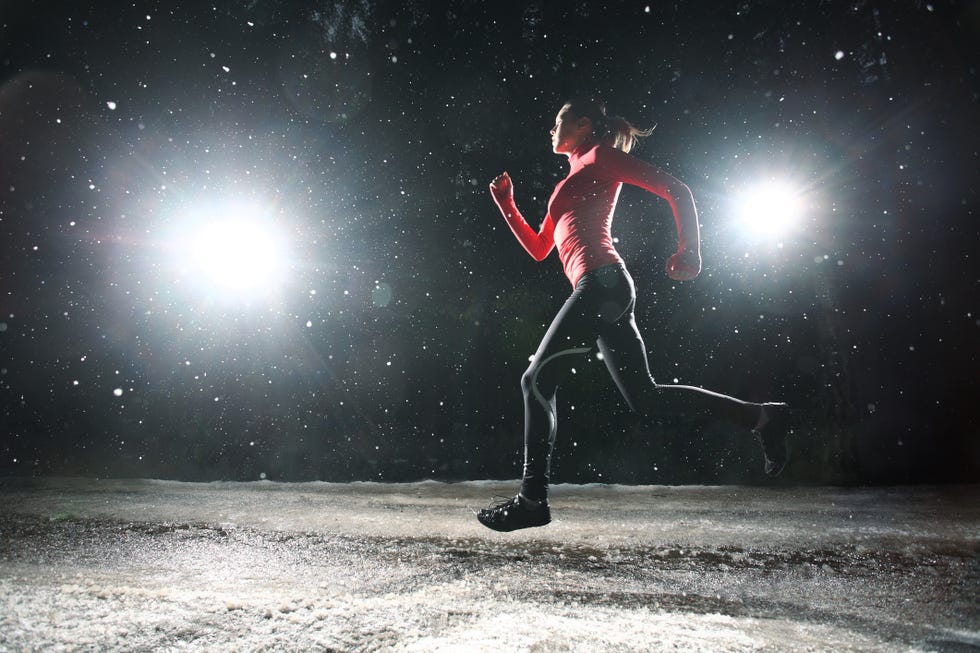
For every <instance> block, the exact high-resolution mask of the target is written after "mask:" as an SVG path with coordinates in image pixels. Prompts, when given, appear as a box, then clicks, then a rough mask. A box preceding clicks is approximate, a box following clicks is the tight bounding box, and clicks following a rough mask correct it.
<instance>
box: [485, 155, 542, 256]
mask: <svg viewBox="0 0 980 653" xmlns="http://www.w3.org/2000/svg"><path fill="white" fill-rule="evenodd" d="M490 194H491V195H493V201H494V202H496V204H497V207H498V208H499V209H500V212H501V213H502V214H503V216H504V219H505V220H506V221H507V224H508V225H509V226H510V230H511V231H512V232H514V235H515V236H516V237H517V240H518V242H520V244H521V245H522V246H523V247H524V249H525V250H527V253H528V254H530V255H531V256H532V257H533V258H534V260H536V261H543V260H544V259H545V258H547V256H548V254H550V253H551V250H552V248H553V247H554V246H555V223H554V220H552V219H551V216H550V215H548V216H546V217H545V219H544V222H543V223H542V224H541V230H540V231H535V230H534V229H532V228H531V225H529V224H528V223H527V220H525V219H524V216H522V215H521V212H520V211H518V210H517V205H516V204H514V184H513V183H512V182H511V180H510V175H508V174H507V173H506V172H504V173H502V174H500V175H498V176H497V177H496V178H494V180H493V181H492V182H490Z"/></svg>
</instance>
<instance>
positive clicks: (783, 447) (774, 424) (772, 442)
mask: <svg viewBox="0 0 980 653" xmlns="http://www.w3.org/2000/svg"><path fill="white" fill-rule="evenodd" d="M791 432H792V426H791V424H790V410H789V406H787V405H786V404H782V403H766V404H762V411H761V413H760V415H759V423H758V424H756V426H755V428H754V429H752V433H754V434H755V438H756V440H758V441H759V444H761V445H762V454H763V455H764V456H765V459H766V475H768V476H779V474H780V473H781V472H782V471H783V469H785V468H786V463H787V462H789V442H788V441H787V436H788V435H789V434H790V433H791Z"/></svg>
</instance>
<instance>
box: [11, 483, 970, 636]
mask: <svg viewBox="0 0 980 653" xmlns="http://www.w3.org/2000/svg"><path fill="white" fill-rule="evenodd" d="M515 487H516V486H515V484H514V483H494V482H472V483H454V484H447V483H434V482H427V483H413V484H371V483H364V484H362V483H354V484H328V483H303V484H280V483H271V482H260V483H209V484H196V483H178V482H170V481H149V480H88V479H45V480H35V481H27V480H17V479H5V480H0V651H24V650H26V651H76V650H77V651H158V650H159V651H185V650H186V651H389V650H391V651H583V652H585V651H587V652H589V653H593V652H597V651H711V652H722V651H786V652H793V651H881V652H885V651H888V652H891V651H950V652H962V651H980V616H978V615H980V611H978V599H977V596H978V592H980V563H978V556H977V552H978V542H980V487H949V488H935V487H933V488H876V489H842V488H755V487H625V486H558V487H556V488H555V489H554V492H553V498H552V506H553V513H554V516H555V518H556V521H555V522H554V523H552V524H551V525H549V526H547V527H545V528H540V529H532V530H529V531H523V532H518V533H512V534H500V533H494V532H491V531H488V530H485V529H484V528H483V527H482V526H480V525H479V524H478V523H477V522H476V521H475V519H474V518H473V514H472V512H470V509H471V508H479V507H482V506H483V505H486V504H487V502H488V500H490V499H491V498H492V495H494V494H509V493H511V492H513V491H514V489H515Z"/></svg>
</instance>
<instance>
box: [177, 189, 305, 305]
mask: <svg viewBox="0 0 980 653" xmlns="http://www.w3.org/2000/svg"><path fill="white" fill-rule="evenodd" d="M173 252H174V255H175V264H176V265H177V268H178V270H179V273H180V276H181V277H182V278H183V280H184V283H188V282H189V283H190V285H191V286H192V287H193V289H194V290H195V291H196V292H198V293H199V294H204V295H208V296H211V297H213V298H218V299H229V300H232V301H239V300H245V301H247V300H249V299H251V298H254V297H261V296H265V295H269V294H271V293H273V292H275V291H276V290H277V289H278V288H279V287H280V285H281V284H282V282H283V281H284V280H285V276H286V274H285V273H286V269H287V263H288V252H287V248H286V242H285V238H284V236H283V234H282V233H281V229H279V228H278V227H277V225H276V224H275V222H274V221H273V220H272V219H271V218H270V217H269V216H268V215H264V213H263V207H262V206H261V205H252V204H247V203H243V202H238V203H218V204H213V205H211V206H204V207H197V209H196V210H194V211H193V212H191V213H189V214H187V215H185V216H184V218H183V219H182V221H181V226H180V228H179V230H178V232H177V233H176V234H175V236H174V242H173Z"/></svg>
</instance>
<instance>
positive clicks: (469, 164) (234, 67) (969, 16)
mask: <svg viewBox="0 0 980 653" xmlns="http://www.w3.org/2000/svg"><path fill="white" fill-rule="evenodd" d="M501 4H502V5H503V6H500V5H501ZM93 5H96V6H92V7H84V6H82V3H77V2H33V3H31V2H22V3H3V5H0V406H2V409H0V411H2V412H0V430H2V432H0V438H2V439H0V474H13V475H31V474H81V475H111V476H138V477H143V476H150V477H165V478H182V479H242V480H252V479H257V478H260V477H267V478H271V479H275V480H307V479H322V480H351V479H361V480H390V481H395V480H409V479H417V478H424V477H432V478H439V479H462V478H486V477H495V478H501V477H504V478H506V477H516V476H517V474H518V462H519V454H520V449H521V429H522V425H521V420H522V407H521V401H520V389H519V379H520V375H521V373H522V371H523V369H524V367H525V366H526V364H527V357H528V355H529V354H531V353H532V352H533V350H534V348H535V347H536V345H537V341H538V339H539V338H540V337H541V335H542V334H543V331H544V327H545V325H546V324H547V322H548V321H549V320H550V319H551V317H552V316H553V314H554V312H555V311H556V310H557V308H558V307H559V306H560V303H561V301H563V299H564V297H565V296H566V295H567V293H568V290H569V289H568V286H567V281H566V280H565V279H564V277H563V276H562V274H561V270H560V266H559V264H558V261H557V258H556V257H554V255H553V256H552V258H549V259H548V260H546V261H545V262H544V263H541V264H536V263H534V262H533V261H532V260H531V259H530V258H529V257H527V255H526V254H524V252H523V250H521V249H520V247H519V246H518V245H517V243H516V242H515V241H514V240H513V237H512V236H511V235H510V233H509V231H508V230H507V229H506V226H505V225H504V223H503V221H502V219H501V218H500V216H499V214H498V213H497V211H496V208H495V207H494V206H493V204H492V202H491V201H490V198H489V194H488V193H487V190H486V185H487V183H488V181H489V180H490V179H491V178H492V177H493V176H494V175H496V174H497V173H498V172H500V171H501V170H504V169H506V170H508V171H509V172H510V173H511V176H512V177H513V178H514V180H515V185H516V195H517V201H518V205H519V206H520V207H521V208H522V210H523V211H524V213H525V214H526V215H528V216H529V218H531V217H532V216H534V217H533V219H532V222H535V223H536V222H537V219H538V217H539V216H541V215H543V213H544V209H545V203H546V201H547V198H548V196H549V194H550V191H551V188H552V187H553V186H554V184H555V183H556V182H557V181H558V180H559V179H561V177H562V176H564V173H565V169H566V168H565V166H566V164H565V162H564V159H563V158H562V157H556V156H555V155H553V154H552V153H551V151H550V147H549V141H548V130H549V128H550V126H551V121H552V119H553V117H554V114H555V113H556V111H557V110H558V108H560V105H561V103H562V101H563V100H564V99H565V98H566V97H568V96H570V95H572V94H576V93H582V92H589V91H594V92H597V93H599V94H601V95H603V96H604V97H605V98H606V99H607V101H608V103H609V106H610V110H611V112H613V113H619V114H623V115H625V116H627V117H629V118H630V119H631V120H633V121H634V122H636V123H637V124H639V125H640V126H651V125H654V124H656V125H657V128H656V130H655V132H654V134H653V135H652V136H651V137H650V138H648V139H646V141H644V143H643V144H642V145H641V147H640V148H639V149H638V150H636V151H635V154H636V155H637V156H639V157H640V158H643V159H645V160H648V161H651V162H653V163H655V164H657V165H659V166H661V167H663V168H665V169H667V170H669V171H670V172H672V173H673V174H675V175H677V176H678V177H680V178H681V179H683V180H684V181H685V182H687V183H688V185H690V186H691V188H692V189H693V191H694V194H695V198H696V199H697V202H698V207H699V210H700V214H701V222H702V237H703V255H704V259H705V271H704V274H703V275H702V276H701V277H700V278H699V279H698V280H697V281H695V282H693V283H690V284H678V283H675V282H671V281H670V280H669V279H668V278H667V277H666V276H665V275H664V274H663V272H662V267H663V261H664V260H665V258H666V257H667V256H668V255H669V254H670V253H671V252H672V247H673V246H674V245H675V235H674V232H673V223H672V219H671V217H670V212H669V208H668V207H667V205H666V203H665V202H663V201H661V200H658V199H657V198H655V197H653V196H651V195H648V194H645V193H643V192H642V191H640V190H638V189H630V188H627V189H624V191H623V194H622V196H621V198H620V205H619V208H618V211H617V214H616V222H615V224H614V235H616V236H617V237H618V238H619V241H620V244H619V247H620V250H621V252H622V253H623V255H624V256H625V258H626V259H627V262H628V264H629V267H630V270H631V272H632V274H633V276H634V278H635V279H636V281H637V286H638V294H639V306H638V313H637V319H638V321H639V323H640V325H641V330H642V331H643V333H644V335H645V338H646V340H647V345H648V348H649V349H650V350H651V355H650V359H651V365H652V367H653V370H654V375H655V377H657V378H658V380H664V381H672V380H673V379H675V378H676V379H678V380H679V381H680V382H682V383H692V384H699V385H705V386H707V387H711V388H715V389H717V390H721V391H724V392H730V393H734V394H738V395H740V396H743V397H744V398H746V399H753V400H765V399H785V400H787V401H790V402H791V403H793V404H794V405H795V406H797V407H798V408H799V412H800V413H801V415H802V416H803V421H804V426H803V428H802V429H801V433H800V434H799V437H798V438H797V442H796V443H795V450H796V453H797V459H796V464H795V466H794V467H793V468H792V469H790V470H788V472H787V475H786V477H785V478H786V479H787V482H895V481H898V482H908V481H934V480H976V479H977V478H980V444H978V442H977V430H978V429H977V426H978V419H977V410H976V398H977V396H980V393H978V387H977V386H978V384H977V381H976V366H977V352H978V347H977V335H978V332H980V306H978V305H977V303H976V302H977V297H978V289H977V284H978V269H977V264H976V258H977V252H978V248H977V245H978V231H980V229H978V226H977V215H976V214H977V199H978V198H977V185H976V181H977V178H978V175H977V173H978V167H980V158H978V157H980V155H978V151H980V150H978V148H980V142H978V137H977V130H976V124H977V118H978V111H977V107H978V91H980V85H978V81H977V70H976V65H977V57H976V55H975V43H976V41H977V39H978V37H980V3H977V2H934V3H924V2H918V1H912V0H901V1H898V2H871V1H867V0H854V1H852V2H831V1H827V2H809V3H787V2H777V1H771V2H766V1H756V0H746V1H744V2H732V3H702V2H647V3H644V2H635V3H632V2H609V3H585V2H543V3H542V2H534V3H483V2H476V1H469V2H448V3H438V2H421V1H419V2H399V3H379V2H370V1H367V0H364V1H360V2H358V1H347V0H338V1H334V2H308V3H294V2H285V1H274V0H268V1H263V0H254V1H252V2H247V3H242V2H224V1H217V2H211V3H207V4H206V5H205V4H201V3H191V2H185V3H180V2H173V3H164V2H126V3H118V2H101V3H93ZM797 5H799V6H800V7H802V6H805V8H804V9H800V8H798V7H797ZM770 177H778V178H785V179H787V180H789V181H791V182H792V183H793V184H795V185H796V186H797V187H798V188H799V189H800V191H801V192H802V193H803V199H804V203H805V206H806V211H805V215H804V217H803V219H802V223H801V224H800V225H799V226H798V228H797V229H796V230H795V231H792V232H790V233H789V234H787V235H786V236H785V237H783V238H782V239H780V240H779V243H778V244H777V243H775V242H770V241H766V240H756V241H753V240H752V239H750V238H749V237H748V236H747V235H746V233H745V232H744V229H739V228H738V225H737V223H736V221H735V220H734V218H733V216H734V214H735V210H734V209H735V202H734V198H736V197H737V196H738V193H739V192H740V190H741V189H743V188H745V187H747V186H749V185H750V184H751V183H753V182H755V181H758V180H759V179H768V178H770ZM232 201H234V202H235V203H236V204H235V206H236V207H238V208H236V209H233V211H237V212H242V211H249V212H256V213H258V214H260V215H261V217H262V218H263V219H264V220H265V221H266V222H268V223H273V224H275V225H276V226H277V228H278V229H279V230H280V233H282V234H283V236H282V237H283V238H284V239H285V240H286V241H287V243H288V246H289V247H290V250H291V255H290V261H289V269H288V271H287V274H286V276H285V278H284V279H283V283H282V285H281V286H280V287H279V288H278V289H277V291H276V292H275V293H274V294H272V295H263V294H255V295H253V296H251V297H250V298H249V299H248V300H242V299H240V298H238V299H236V298H233V297H230V296H228V293H227V292H225V291H223V290H222V289H221V288H220V287H217V286H214V285H213V284H212V285H208V283H206V280H204V279H202V278H201V277H200V275H198V274H194V273H193V272H188V271H187V270H186V269H185V270H180V269H177V268H176V267H175V264H174V261H176V260H180V256H181V254H186V253H187V252H188V251H189V250H191V249H192V248H191V246H190V245H189V244H188V243H187V242H186V241H182V240H181V239H180V237H179V234H180V233H181V232H180V228H181V225H184V224H187V222H188V220H197V221H199V222H200V221H206V220H208V219H211V218H212V217H213V214H217V213H221V212H222V208H221V207H223V206H224V207H227V205H228V204H229V203H230V202H232ZM242 207H248V208H246V209H243V208H242ZM225 211H227V209H225ZM221 217H222V219H228V218H229V217H231V218H235V217H238V216H236V215H231V216H229V215H227V213H224V214H222V216H221ZM560 399H561V401H562V414H563V416H564V417H565V419H564V421H563V423H562V431H561V433H560V436H559V437H560V441H559V445H558V451H557V456H558V458H557V462H556V470H555V471H556V479H555V480H557V481H559V482H562V481H565V482H592V481H600V482H625V483H633V482H640V483H688V482H699V483H715V482H732V483H754V482H759V481H760V480H761V463H760V462H759V460H758V457H759V456H758V453H757V452H756V451H755V449H754V446H753V445H752V443H749V442H745V441H742V440H734V439H733V438H732V437H731V436H729V435H727V434H723V433H711V432H708V433H704V434H700V433H693V434H692V433H691V432H690V430H689V429H685V428H684V427H683V425H677V424H662V423H652V422H651V421H650V420H643V419H640V418H637V417H635V416H631V415H629V414H628V413H627V410H626V407H625V405H624V404H623V403H622V402H621V401H620V400H619V399H618V397H617V395H616V393H615V389H614V388H613V386H612V383H611V382H610V381H609V380H608V378H607V377H606V375H605V372H604V370H603V369H601V364H595V365H591V366H587V369H583V370H581V371H580V373H578V374H576V376H575V378H573V379H572V380H571V381H570V382H569V383H568V384H567V387H565V388H563V391H562V393H561V395H560Z"/></svg>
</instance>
